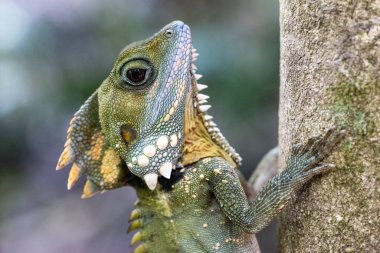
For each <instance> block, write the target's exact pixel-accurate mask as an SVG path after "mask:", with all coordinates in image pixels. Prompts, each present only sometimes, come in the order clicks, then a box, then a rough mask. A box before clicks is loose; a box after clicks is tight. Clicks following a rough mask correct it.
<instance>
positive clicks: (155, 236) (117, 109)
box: [56, 21, 345, 253]
mask: <svg viewBox="0 0 380 253" xmlns="http://www.w3.org/2000/svg"><path fill="white" fill-rule="evenodd" d="M197 57H198V53H197V51H196V50H195V49H194V48H193V46H192V39H191V33H190V28H189V26H188V25H186V24H184V23H183V22H181V21H174V22H172V23H170V24H168V25H166V26H165V27H163V28H162V29H161V30H160V31H158V32H157V33H156V34H154V35H153V36H151V37H150V38H148V39H145V40H142V41H138V42H135V43H132V44H129V45H128V46H126V47H125V48H124V49H123V50H122V51H121V53H120V54H119V56H118V57H117V60H116V62H115V64H114V66H113V68H112V70H111V72H110V74H109V76H108V77H107V78H106V79H105V80H104V81H103V83H102V84H101V85H100V87H99V88H98V89H97V90H96V91H95V92H94V93H93V94H92V95H91V96H90V97H89V98H88V100H87V101H86V102H85V103H84V104H83V105H82V107H81V108H80V109H79V110H78V111H77V112H76V113H75V114H74V117H73V118H72V120H71V122H70V124H69V128H68V135H67V141H66V143H65V145H64V150H63V152H62V154H61V157H60V158H59V161H58V164H57V167H56V169H57V170H60V169H62V168H64V167H65V166H67V165H68V164H71V163H73V165H72V168H71V170H70V172H69V177H68V184H67V187H68V189H71V188H72V187H73V186H74V185H75V184H76V183H77V181H78V179H79V178H80V176H82V175H85V176H86V177H87V181H86V183H85V186H84V189H83V194H82V198H88V197H91V196H93V195H95V194H96V193H99V192H105V191H107V190H111V189H116V188H119V187H123V186H131V187H133V188H134V189H135V190H136V194H137V197H138V199H139V200H138V201H137V203H136V204H135V209H134V210H133V211H132V212H131V214H130V217H129V220H130V222H131V224H130V226H129V228H128V231H129V232H132V231H133V232H136V233H135V234H134V236H133V237H132V240H131V244H132V245H135V246H136V248H135V249H134V252H135V253H143V252H151V253H155V252H161V253H162V252H168V253H171V252H242V253H247V252H260V249H259V245H258V243H257V240H256V237H255V233H257V232H258V231H260V230H261V229H262V228H263V227H265V226H266V225H267V224H268V223H269V222H270V221H271V220H272V219H273V218H274V217H275V216H276V215H277V214H278V213H279V212H280V211H281V209H283V208H284V207H285V206H286V205H287V204H288V203H289V200H290V199H291V197H292V195H293V194H294V193H295V192H296V191H297V190H299V189H300V188H301V187H302V186H303V185H304V184H305V183H306V182H308V181H309V180H310V179H311V178H313V177H314V176H315V175H319V174H321V173H324V172H328V171H331V170H333V169H334V168H335V165H334V164H328V163H324V162H323V160H324V159H325V158H326V157H327V156H328V154H330V153H331V151H332V150H333V149H334V148H335V147H336V146H337V145H338V144H339V142H340V141H341V140H342V139H343V136H344V135H345V133H344V131H338V130H336V129H335V128H331V129H329V130H328V131H327V132H326V133H325V134H324V135H319V136H315V137H311V138H310V139H308V140H307V141H306V142H305V143H304V144H295V145H293V146H292V147H291V155H290V156H289V158H288V159H287V162H286V168H284V170H282V172H281V173H279V174H277V175H275V176H274V177H273V178H271V179H270V180H265V182H266V181H268V182H267V183H266V184H265V186H263V187H262V189H261V190H260V191H259V192H257V193H255V198H254V199H253V200H252V201H251V199H250V198H249V192H250V188H252V187H253V184H254V182H251V180H250V182H249V185H248V184H247V182H246V181H245V179H244V178H242V176H241V175H240V174H239V171H238V169H237V168H238V167H239V166H240V165H241V160H242V159H241V157H240V156H239V154H238V153H237V152H236V151H235V149H234V148H233V147H232V146H231V145H230V144H229V142H228V141H227V140H226V138H225V137H224V136H223V135H222V133H221V132H220V130H219V128H218V127H217V125H216V123H215V122H214V121H213V117H212V116H211V115H209V114H208V109H209V108H210V105H208V104H207V100H208V99H209V97H208V96H207V95H205V94H203V93H201V91H203V90H204V89H205V88H207V86H206V85H204V84H201V83H199V82H198V80H199V79H200V78H201V75H200V74H198V73H197V67H196V66H195V61H196V59H197ZM272 153H273V152H272ZM274 153H276V152H274ZM261 171H264V170H263V169H261ZM253 177H254V178H256V177H257V176H256V175H254V176H253ZM253 181H255V180H253ZM256 181H257V180H256ZM262 184H263V183H262Z"/></svg>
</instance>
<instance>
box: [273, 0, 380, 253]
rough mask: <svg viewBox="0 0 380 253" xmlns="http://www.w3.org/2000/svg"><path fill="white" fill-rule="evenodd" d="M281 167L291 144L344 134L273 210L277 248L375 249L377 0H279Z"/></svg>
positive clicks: (379, 85)
mask: <svg viewBox="0 0 380 253" xmlns="http://www.w3.org/2000/svg"><path fill="white" fill-rule="evenodd" d="M280 27H281V88H280V127H279V129H280V132H279V143H280V161H279V163H280V168H283V167H284V161H285V160H286V157H287V156H288V155H289V150H290V147H291V145H292V144H294V143H297V142H305V140H307V139H308V138H309V137H311V136H313V135H317V134H323V133H324V132H325V131H326V130H327V128H330V127H332V126H334V125H335V126H338V127H339V128H345V129H347V130H348V131H349V136H348V137H347V139H346V140H345V141H344V142H343V144H342V145H341V146H340V148H338V150H337V152H334V153H333V154H332V155H331V156H330V157H329V158H328V162H331V163H335V164H336V165H337V166H338V168H337V170H336V171H334V172H331V173H328V174H325V175H322V176H320V177H317V178H315V179H313V180H312V182H310V183H309V184H307V185H306V186H305V187H304V188H303V189H301V190H300V191H299V193H298V194H297V198H294V200H293V201H292V203H291V205H290V206H289V207H288V208H287V209H286V210H284V212H283V214H282V215H281V216H280V241H279V249H280V252H379V250H380V222H379V220H380V1H379V0H368V1H364V0H357V1H353V0H352V1H348V0H347V1H344V0H340V1H337V0H319V1H314V0H298V1H297V0H280Z"/></svg>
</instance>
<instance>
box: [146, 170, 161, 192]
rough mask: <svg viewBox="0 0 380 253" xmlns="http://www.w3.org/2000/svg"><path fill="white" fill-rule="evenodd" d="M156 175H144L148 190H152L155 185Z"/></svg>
mask: <svg viewBox="0 0 380 253" xmlns="http://www.w3.org/2000/svg"><path fill="white" fill-rule="evenodd" d="M157 179H158V175H157V174H154V173H150V174H146V175H145V176H144V180H145V183H146V185H147V186H148V188H149V189H151V190H154V189H155V188H156V185H157Z"/></svg>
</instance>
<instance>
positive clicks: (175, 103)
mask: <svg viewBox="0 0 380 253" xmlns="http://www.w3.org/2000/svg"><path fill="white" fill-rule="evenodd" d="M177 106H178V99H176V101H174V107H177Z"/></svg>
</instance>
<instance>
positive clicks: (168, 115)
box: [164, 114, 170, 122]
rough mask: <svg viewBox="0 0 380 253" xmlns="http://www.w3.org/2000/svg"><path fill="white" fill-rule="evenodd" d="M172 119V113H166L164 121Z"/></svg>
mask: <svg viewBox="0 0 380 253" xmlns="http://www.w3.org/2000/svg"><path fill="white" fill-rule="evenodd" d="M169 119H170V114H166V115H165V117H164V122H167V121H168V120H169Z"/></svg>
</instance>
